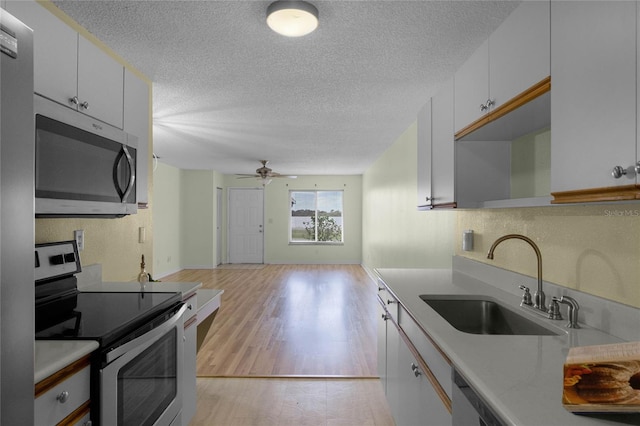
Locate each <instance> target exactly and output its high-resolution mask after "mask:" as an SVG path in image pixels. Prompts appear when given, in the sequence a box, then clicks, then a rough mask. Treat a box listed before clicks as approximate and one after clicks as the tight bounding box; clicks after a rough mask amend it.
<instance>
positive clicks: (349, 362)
mask: <svg viewBox="0 0 640 426" xmlns="http://www.w3.org/2000/svg"><path fill="white" fill-rule="evenodd" d="M163 281H198V282H202V283H203V286H204V287H206V288H221V289H224V290H225V293H224V294H223V296H222V304H221V308H220V311H219V312H218V315H217V316H216V318H215V321H214V323H213V326H212V327H211V330H210V331H209V334H208V336H207V339H206V341H205V342H204V344H203V346H202V347H201V349H200V352H199V353H198V376H199V377H198V401H197V413H196V415H195V417H194V419H193V420H192V421H191V423H190V426H204V425H207V426H215V425H225V426H244V425H327V426H330V425H353V426H356V425H383V426H391V425H393V424H394V423H393V419H392V417H391V414H390V411H389V407H388V404H387V401H386V399H385V396H384V392H383V389H382V385H381V383H380V381H379V380H378V379H376V378H374V379H372V377H376V376H377V372H376V357H377V353H376V339H377V335H376V318H375V312H376V307H375V303H376V302H375V294H376V287H375V284H374V283H373V282H372V281H371V280H370V279H369V277H368V276H367V275H366V273H365V272H364V270H363V269H362V268H361V267H360V266H351V265H348V266H343V265H341V266H336V265H330V266H329V265H322V266H318V265H315V266H309V265H223V266H222V267H219V268H217V269H214V270H185V271H181V272H179V273H177V274H174V275H171V276H168V277H165V278H163ZM336 376H340V377H347V378H346V379H345V378H340V379H338V378H336ZM321 377H323V378H321Z"/></svg>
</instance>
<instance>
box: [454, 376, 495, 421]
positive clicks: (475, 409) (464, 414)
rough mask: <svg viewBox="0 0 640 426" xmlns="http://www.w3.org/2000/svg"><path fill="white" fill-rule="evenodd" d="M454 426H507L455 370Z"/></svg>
mask: <svg viewBox="0 0 640 426" xmlns="http://www.w3.org/2000/svg"><path fill="white" fill-rule="evenodd" d="M453 383H454V386H453V390H452V397H453V398H452V403H451V404H452V407H453V410H452V411H453V414H452V417H453V420H452V424H453V426H505V425H506V424H505V423H504V422H503V421H502V420H500V418H499V417H498V416H497V415H495V414H494V412H493V411H492V410H491V408H489V406H488V405H487V404H486V403H485V402H484V401H483V400H482V398H481V397H480V396H479V395H478V394H477V393H476V391H475V390H473V388H472V387H471V386H469V384H468V383H467V382H466V380H465V379H464V377H462V376H461V375H460V373H458V372H457V371H456V370H455V369H453Z"/></svg>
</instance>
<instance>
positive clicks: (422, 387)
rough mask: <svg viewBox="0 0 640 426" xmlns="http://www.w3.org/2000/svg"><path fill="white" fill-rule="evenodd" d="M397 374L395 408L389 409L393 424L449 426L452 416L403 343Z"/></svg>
mask: <svg viewBox="0 0 640 426" xmlns="http://www.w3.org/2000/svg"><path fill="white" fill-rule="evenodd" d="M397 371H398V373H397V377H398V384H399V392H398V399H397V405H396V407H395V409H394V408H392V412H393V417H394V420H395V422H396V425H398V426H401V425H433V426H445V425H451V413H449V411H447V409H446V408H445V406H444V405H443V404H442V402H441V401H440V398H439V397H438V394H437V393H436V391H435V389H434V387H433V386H432V385H431V383H430V382H429V380H428V379H427V377H426V376H425V373H424V372H423V371H422V369H421V368H420V367H419V366H418V361H417V360H416V358H415V357H414V356H413V355H412V354H411V352H410V351H409V348H407V346H406V345H405V344H404V343H403V342H402V341H401V342H400V345H399V346H398V365H397Z"/></svg>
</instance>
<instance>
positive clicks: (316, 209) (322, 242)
mask: <svg viewBox="0 0 640 426" xmlns="http://www.w3.org/2000/svg"><path fill="white" fill-rule="evenodd" d="M296 192H307V193H313V194H314V196H315V215H316V216H315V217H316V223H317V217H318V193H321V192H339V193H340V194H341V206H340V208H341V209H340V216H339V217H340V218H341V219H342V223H341V225H340V230H341V233H340V241H317V238H318V227H317V226H316V227H315V238H316V240H304V241H295V240H293V239H292V237H293V235H292V233H293V227H292V225H293V223H292V220H291V219H292V217H293V216H292V215H291V212H292V200H293V199H294V198H293V194H294V193H296ZM344 222H345V221H344V189H290V190H289V225H288V226H287V230H288V233H289V236H288V237H287V239H288V240H289V245H332V246H336V245H338V246H339V245H344Z"/></svg>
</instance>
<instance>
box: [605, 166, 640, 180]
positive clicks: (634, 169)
mask: <svg viewBox="0 0 640 426" xmlns="http://www.w3.org/2000/svg"><path fill="white" fill-rule="evenodd" d="M639 172H640V162H638V163H636V164H635V165H633V166H629V167H627V168H626V169H625V168H624V167H622V166H615V167H614V168H613V170H611V176H613V177H614V178H616V179H620V178H621V177H622V176H627V177H628V178H629V179H633V178H634V177H635V176H636V174H638V173H639Z"/></svg>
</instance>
